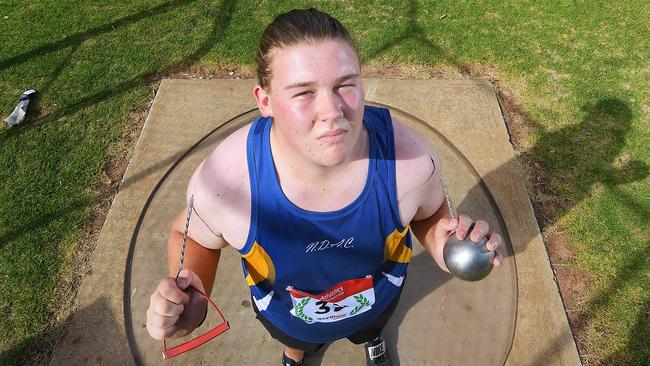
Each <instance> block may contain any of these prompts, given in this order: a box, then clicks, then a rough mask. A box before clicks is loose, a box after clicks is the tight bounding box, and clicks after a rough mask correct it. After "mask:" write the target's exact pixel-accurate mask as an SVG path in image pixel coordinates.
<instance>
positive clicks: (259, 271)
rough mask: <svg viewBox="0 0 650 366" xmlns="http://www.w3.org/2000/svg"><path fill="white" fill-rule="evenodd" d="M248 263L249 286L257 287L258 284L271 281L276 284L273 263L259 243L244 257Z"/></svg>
mask: <svg viewBox="0 0 650 366" xmlns="http://www.w3.org/2000/svg"><path fill="white" fill-rule="evenodd" d="M242 258H244V261H245V262H246V271H247V272H248V275H247V276H246V284H247V285H248V286H255V285H257V284H258V283H260V282H262V281H264V280H269V282H271V283H273V282H275V267H274V266H273V261H272V260H271V257H269V255H268V253H266V251H265V250H264V248H262V246H261V245H259V244H258V243H257V242H254V243H253V247H252V248H251V250H250V251H249V252H248V253H247V254H244V255H242Z"/></svg>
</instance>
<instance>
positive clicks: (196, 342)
mask: <svg viewBox="0 0 650 366" xmlns="http://www.w3.org/2000/svg"><path fill="white" fill-rule="evenodd" d="M194 290H196V291H197V292H198V293H200V294H201V295H202V296H203V297H204V298H205V299H206V300H208V304H210V305H212V307H214V309H215V310H216V311H217V313H218V314H219V316H220V317H221V320H222V322H221V323H220V324H219V325H217V326H216V327H214V328H212V329H210V330H209V331H207V332H205V333H203V334H201V335H200V336H198V337H196V338H194V339H192V340H189V341H187V342H185V343H182V344H179V345H178V346H174V347H172V348H167V342H166V340H165V339H164V338H163V353H162V354H163V359H164V360H167V359H169V358H172V357H175V356H178V355H180V354H183V353H185V352H187V351H191V350H193V349H194V348H196V347H199V346H200V345H202V344H204V343H205V342H207V341H209V340H211V339H213V338H215V337H217V336H218V335H220V334H221V333H223V332H225V331H227V330H228V329H230V325H229V324H228V322H227V321H226V318H224V317H223V314H221V311H219V308H218V307H217V305H216V304H215V303H214V302H212V300H210V298H209V297H208V296H207V295H206V294H204V293H203V292H201V291H200V290H198V289H196V288H194Z"/></svg>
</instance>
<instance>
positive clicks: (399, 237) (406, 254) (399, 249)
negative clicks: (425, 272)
mask: <svg viewBox="0 0 650 366" xmlns="http://www.w3.org/2000/svg"><path fill="white" fill-rule="evenodd" d="M409 229H410V226H409V225H407V226H406V227H405V228H404V231H402V232H399V231H397V229H395V230H393V232H392V233H391V234H390V235H389V236H388V237H387V238H386V245H384V259H387V260H390V261H393V262H398V263H408V262H409V261H411V257H412V256H413V251H412V250H411V248H409V247H407V246H406V235H408V232H409Z"/></svg>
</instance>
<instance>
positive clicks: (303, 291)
mask: <svg viewBox="0 0 650 366" xmlns="http://www.w3.org/2000/svg"><path fill="white" fill-rule="evenodd" d="M257 62H258V85H256V86H255V88H254V90H253V94H254V97H255V99H256V101H257V105H258V107H259V110H260V114H261V116H260V117H259V118H257V119H256V120H255V121H254V122H253V123H252V124H250V125H247V126H245V127H243V128H241V129H240V130H238V131H236V132H234V133H233V134H232V135H230V136H228V137H227V138H226V139H225V140H224V141H223V142H222V143H221V144H220V145H219V146H218V147H217V148H216V149H215V150H214V151H213V152H212V153H211V154H210V155H209V156H208V157H207V158H206V159H205V160H204V161H203V162H202V163H201V164H200V165H199V167H198V168H197V169H196V171H195V172H194V174H193V176H192V178H191V180H190V183H189V187H188V201H189V198H190V197H191V196H193V202H194V206H193V216H192V218H193V220H192V222H191V224H190V226H189V231H188V243H187V245H188V249H187V256H186V257H185V269H183V271H181V272H180V275H179V278H178V281H176V280H175V276H176V273H177V271H178V258H179V255H180V246H181V238H182V236H183V232H184V231H185V222H186V215H187V211H186V208H183V209H182V210H181V212H180V213H179V214H178V216H177V218H176V220H175V221H174V223H173V226H172V231H171V235H170V239H169V243H168V263H169V273H170V277H167V278H164V279H163V280H161V282H160V284H159V285H158V287H157V288H156V290H155V291H154V293H153V294H152V295H151V298H150V305H149V309H148V310H147V329H148V331H149V333H150V335H151V336H152V337H154V338H156V339H162V338H170V337H179V336H184V335H186V334H188V333H190V332H191V331H192V330H194V329H195V328H196V327H198V326H199V325H200V323H201V322H202V319H203V318H204V316H205V313H206V303H205V301H204V300H203V298H202V297H201V296H200V295H198V294H197V293H196V292H184V291H183V290H185V289H187V288H188V287H189V286H193V287H195V288H197V289H199V290H201V291H204V292H206V293H208V294H209V293H210V291H211V289H212V285H213V281H214V278H215V272H216V268H217V264H218V261H219V254H220V250H221V249H222V248H225V247H228V246H231V247H233V248H235V249H236V250H238V251H239V252H240V254H241V257H242V261H243V268H244V277H245V282H246V284H247V285H248V286H249V288H250V290H251V296H252V299H253V305H254V310H255V312H256V313H258V318H259V320H260V321H261V323H262V324H263V325H264V327H265V328H266V329H267V330H268V331H269V333H270V334H271V336H273V337H274V338H275V339H277V340H278V341H279V342H281V343H282V344H283V345H284V346H285V350H284V354H283V356H282V364H283V365H289V366H291V365H302V359H303V357H304V352H315V351H316V350H318V349H319V348H320V347H321V346H322V345H323V344H325V343H328V342H332V341H335V340H337V339H341V338H348V339H349V340H350V341H352V342H354V343H356V344H364V345H365V347H366V360H367V363H368V364H382V365H389V364H390V357H389V356H388V353H387V352H386V347H385V342H384V340H383V338H382V337H381V330H382V328H383V327H384V325H385V324H386V322H387V321H388V319H389V318H390V316H391V314H392V312H393V310H394V309H395V307H396V305H397V302H398V300H399V296H400V293H401V290H402V286H403V284H404V278H405V276H406V268H407V265H408V263H409V260H410V259H411V238H410V232H411V231H413V233H414V234H415V235H416V236H417V237H418V239H419V240H420V242H421V243H422V244H423V246H424V248H425V249H426V250H427V252H428V253H429V254H430V255H431V256H432V257H433V259H434V260H435V261H436V263H437V264H438V265H439V266H440V268H442V269H443V270H445V271H448V270H447V267H446V266H445V263H444V260H443V258H442V250H443V246H444V243H445V240H446V239H447V238H448V237H449V236H450V235H457V236H458V238H459V239H463V238H464V237H465V236H466V235H468V234H469V235H471V239H472V240H474V241H478V240H479V239H480V238H482V237H484V236H487V237H488V238H489V241H488V243H487V247H488V249H490V250H495V249H496V248H497V247H499V245H500V244H501V238H500V236H499V235H498V234H496V233H491V232H490V231H489V227H488V224H487V223H486V222H484V221H481V220H479V221H476V222H475V223H474V229H473V230H472V232H471V233H468V230H469V227H470V225H471V224H472V220H471V219H470V218H469V217H468V216H466V215H460V216H459V218H458V219H457V220H452V219H451V216H450V213H449V211H448V208H447V205H446V204H444V202H445V199H444V194H443V190H442V186H441V182H440V180H439V177H438V175H437V174H436V172H435V169H437V167H438V158H437V156H436V154H435V153H434V151H433V149H432V147H431V146H430V144H429V143H428V142H427V141H426V140H425V139H424V138H423V137H422V136H420V135H418V134H416V133H415V132H413V131H412V130H410V129H409V128H407V127H406V126H405V125H404V124H402V123H400V122H399V121H397V120H395V119H394V118H392V117H391V115H390V113H389V112H388V110H386V109H381V108H375V107H370V106H365V104H364V90H363V85H362V79H361V71H360V68H359V59H358V55H357V51H356V48H355V46H354V43H353V41H352V39H351V37H350V36H349V34H348V32H347V31H346V30H345V28H344V27H343V26H342V25H341V24H340V23H339V22H338V21H337V20H336V19H334V18H332V17H330V16H329V15H327V14H325V13H322V12H320V11H317V10H315V9H308V10H294V11H290V12H288V13H285V14H281V15H279V16H278V17H277V18H276V19H275V20H274V21H273V23H271V24H270V25H269V26H268V27H267V29H266V30H265V31H264V34H263V35H262V38H261V41H260V45H259V50H258V56H257ZM194 218H196V219H194ZM454 230H455V234H453V232H454ZM501 260H502V257H501V255H500V254H499V253H496V256H495V259H494V264H495V265H499V264H500V262H501Z"/></svg>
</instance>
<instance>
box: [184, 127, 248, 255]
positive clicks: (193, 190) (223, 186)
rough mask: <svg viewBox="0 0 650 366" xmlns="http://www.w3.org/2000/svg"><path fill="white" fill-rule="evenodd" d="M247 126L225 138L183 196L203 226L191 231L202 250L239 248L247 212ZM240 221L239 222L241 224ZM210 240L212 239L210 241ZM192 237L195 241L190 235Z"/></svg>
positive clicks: (194, 175) (201, 167) (207, 158)
mask: <svg viewBox="0 0 650 366" xmlns="http://www.w3.org/2000/svg"><path fill="white" fill-rule="evenodd" d="M250 126H251V125H250V124H249V125H246V126H244V127H242V128H240V129H239V130H237V131H235V132H233V133H232V134H231V135H229V136H228V137H226V138H225V139H224V140H223V141H222V142H221V143H220V144H219V145H218V146H217V147H216V148H215V149H214V150H213V151H212V152H211V153H210V154H209V155H208V156H207V157H206V158H205V159H204V160H203V162H202V163H201V164H200V165H199V166H198V168H197V169H196V170H195V171H194V174H193V175H192V178H191V179H190V183H189V185H188V190H187V195H188V199H189V198H190V196H192V195H193V196H194V212H195V213H196V215H197V216H198V218H199V219H200V221H201V223H202V224H203V228H198V226H197V230H196V231H195V232H194V234H195V235H196V236H199V238H198V239H202V241H200V243H201V244H203V245H204V246H206V247H222V246H223V245H224V244H223V243H222V242H223V241H225V242H226V243H227V244H230V245H232V246H233V247H236V248H237V247H240V246H243V243H240V242H241V241H242V238H244V239H243V240H245V237H246V235H247V230H248V221H247V220H248V218H249V216H250V215H249V213H250V184H249V180H248V179H249V178H248V164H247V160H246V139H247V136H248V131H249V130H250ZM242 220H243V221H242ZM211 237H215V239H214V240H211V239H210V238H211ZM193 238H194V239H195V240H196V239H197V238H195V237H194V236H193Z"/></svg>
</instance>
